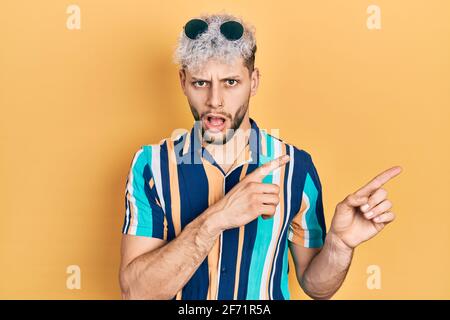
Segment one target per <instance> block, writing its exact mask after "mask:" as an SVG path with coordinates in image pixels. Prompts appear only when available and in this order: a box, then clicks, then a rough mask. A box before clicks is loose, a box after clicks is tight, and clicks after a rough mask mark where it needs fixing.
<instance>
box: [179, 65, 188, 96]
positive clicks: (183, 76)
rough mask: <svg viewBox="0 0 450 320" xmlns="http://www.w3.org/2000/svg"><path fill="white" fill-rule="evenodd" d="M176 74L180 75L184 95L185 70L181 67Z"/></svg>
mask: <svg viewBox="0 0 450 320" xmlns="http://www.w3.org/2000/svg"><path fill="white" fill-rule="evenodd" d="M178 75H179V76H180V84H181V89H182V90H183V93H184V95H186V70H184V69H183V68H182V69H180V70H179V71H178Z"/></svg>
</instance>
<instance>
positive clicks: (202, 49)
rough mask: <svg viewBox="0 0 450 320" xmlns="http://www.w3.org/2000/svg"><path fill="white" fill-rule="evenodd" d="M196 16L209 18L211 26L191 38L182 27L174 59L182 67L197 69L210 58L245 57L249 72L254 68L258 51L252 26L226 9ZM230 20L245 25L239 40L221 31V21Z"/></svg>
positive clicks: (228, 58) (230, 60) (228, 60)
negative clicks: (225, 10)
mask: <svg viewBox="0 0 450 320" xmlns="http://www.w3.org/2000/svg"><path fill="white" fill-rule="evenodd" d="M197 19H202V20H204V21H206V23H207V24H208V29H207V30H206V31H205V32H204V33H202V34H201V35H200V36H199V37H198V38H197V39H195V40H192V39H189V38H188V37H187V36H186V34H185V33H184V28H183V30H182V31H181V33H180V36H179V38H178V45H177V48H176V50H175V54H174V61H175V63H177V64H179V65H180V67H181V68H183V69H189V70H196V69H198V68H199V67H201V66H202V65H203V64H205V63H206V62H207V61H208V60H209V59H211V58H214V59H217V60H219V61H220V62H224V63H227V64H229V63H232V62H233V61H234V60H235V59H237V58H239V57H242V58H243V59H244V64H245V66H246V67H247V68H248V70H249V72H252V71H253V68H254V63H255V53H256V39H255V29H254V27H253V26H251V25H249V24H247V23H245V22H244V21H243V20H242V19H240V18H238V17H235V16H233V15H230V14H226V13H222V14H210V15H202V16H200V17H198V18H197ZM231 20H232V21H237V22H239V23H241V24H242V26H243V27H244V33H243V35H242V37H241V38H240V39H239V40H234V41H233V40H231V41H230V40H227V39H226V38H225V37H224V36H223V35H222V34H221V33H220V25H221V24H222V23H224V22H226V21H231Z"/></svg>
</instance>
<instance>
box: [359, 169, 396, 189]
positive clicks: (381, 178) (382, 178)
mask: <svg viewBox="0 0 450 320" xmlns="http://www.w3.org/2000/svg"><path fill="white" fill-rule="evenodd" d="M400 172H402V168H401V167H400V166H395V167H392V168H390V169H387V170H385V171H383V172H382V173H380V174H379V175H377V176H376V177H375V178H373V179H372V180H371V181H370V182H369V183H367V184H366V185H365V186H364V187H362V188H360V189H359V190H358V191H356V192H355V194H356V195H358V196H369V195H370V194H371V193H372V192H373V191H375V190H377V189H379V188H381V186H383V185H384V184H385V183H386V182H388V181H389V180H391V179H392V178H394V177H395V176H397V175H399V174H400Z"/></svg>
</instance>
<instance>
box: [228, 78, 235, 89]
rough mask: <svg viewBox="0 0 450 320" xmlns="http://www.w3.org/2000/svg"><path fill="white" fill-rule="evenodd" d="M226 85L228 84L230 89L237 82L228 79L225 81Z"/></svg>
mask: <svg viewBox="0 0 450 320" xmlns="http://www.w3.org/2000/svg"><path fill="white" fill-rule="evenodd" d="M227 84H228V85H229V86H230V87H234V86H235V85H236V84H237V81H236V80H234V79H228V80H227Z"/></svg>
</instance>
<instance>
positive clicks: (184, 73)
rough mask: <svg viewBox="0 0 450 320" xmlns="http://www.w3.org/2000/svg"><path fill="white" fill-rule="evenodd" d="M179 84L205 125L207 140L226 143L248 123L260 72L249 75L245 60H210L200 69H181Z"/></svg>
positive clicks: (192, 108) (195, 113)
mask: <svg viewBox="0 0 450 320" xmlns="http://www.w3.org/2000/svg"><path fill="white" fill-rule="evenodd" d="M180 81H181V86H182V88H183V92H184V94H185V95H186V97H187V99H188V103H189V106H190V108H191V111H192V114H193V116H194V119H195V120H196V121H200V122H201V124H202V136H203V138H204V140H205V141H206V142H208V143H214V144H224V143H226V142H227V141H228V140H229V139H230V138H231V137H232V136H233V134H234V133H235V131H236V130H237V129H238V128H239V127H240V125H241V123H242V122H243V120H248V106H249V101H250V97H251V96H253V95H255V94H256V90H257V87H258V81H259V71H258V69H257V68H255V69H254V70H253V72H252V73H251V74H250V72H249V70H248V69H247V67H246V66H245V65H244V60H243V58H239V59H236V60H235V61H234V62H233V63H231V64H225V63H223V62H220V61H217V60H215V59H210V60H208V62H207V63H205V64H204V65H203V66H202V67H201V68H199V70H189V69H182V70H180ZM230 129H231V130H230Z"/></svg>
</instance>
